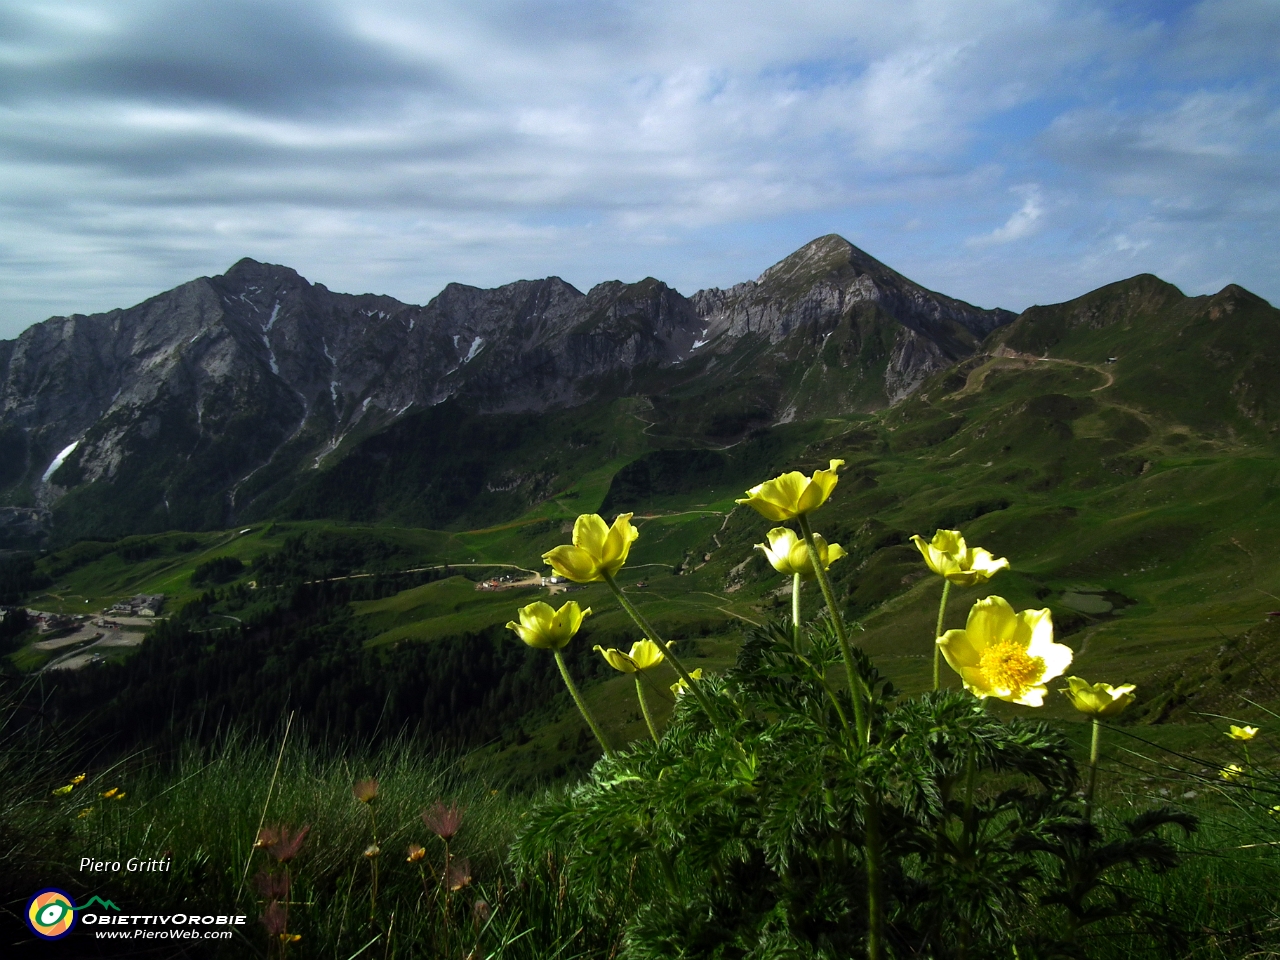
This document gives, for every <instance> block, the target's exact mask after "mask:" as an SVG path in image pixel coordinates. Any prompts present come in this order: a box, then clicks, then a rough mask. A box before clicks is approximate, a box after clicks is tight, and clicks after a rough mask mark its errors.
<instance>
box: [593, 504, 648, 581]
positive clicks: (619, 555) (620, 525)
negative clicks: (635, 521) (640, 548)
mask: <svg viewBox="0 0 1280 960" xmlns="http://www.w3.org/2000/svg"><path fill="white" fill-rule="evenodd" d="M632 516H633V514H630V513H620V514H618V516H616V517H615V518H614V520H613V526H611V527H610V528H609V532H608V534H607V535H606V536H605V538H604V543H603V545H602V546H601V550H600V556H599V558H598V562H599V564H600V568H601V569H602V570H604V571H605V572H606V573H608V574H609V576H613V575H614V574H616V573H617V572H618V571H619V570H621V569H622V565H623V564H625V563H626V562H627V554H628V553H630V552H631V544H633V543H635V542H636V539H637V538H638V537H639V536H640V531H639V530H637V529H636V528H635V527H633V526H632V525H631V517H632Z"/></svg>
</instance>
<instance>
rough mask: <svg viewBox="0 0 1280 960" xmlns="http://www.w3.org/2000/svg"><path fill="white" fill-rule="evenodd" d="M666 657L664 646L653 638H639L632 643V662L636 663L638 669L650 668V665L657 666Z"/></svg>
mask: <svg viewBox="0 0 1280 960" xmlns="http://www.w3.org/2000/svg"><path fill="white" fill-rule="evenodd" d="M664 657H665V654H664V653H663V652H662V648H661V647H659V646H658V645H657V644H656V643H654V642H653V641H652V640H637V641H636V642H635V643H633V644H632V645H631V653H630V658H631V662H632V663H634V664H635V665H636V669H637V670H648V669H649V668H650V667H656V666H657V665H658V664H660V663H661V662H662V661H663V659H664Z"/></svg>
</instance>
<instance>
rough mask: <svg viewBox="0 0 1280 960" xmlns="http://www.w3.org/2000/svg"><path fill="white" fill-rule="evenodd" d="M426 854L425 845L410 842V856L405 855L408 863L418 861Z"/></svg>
mask: <svg viewBox="0 0 1280 960" xmlns="http://www.w3.org/2000/svg"><path fill="white" fill-rule="evenodd" d="M426 855H427V850H426V848H425V847H423V846H422V845H421V844H417V843H411V844H409V856H407V857H405V858H404V859H405V862H407V863H417V862H418V861H419V860H421V859H422V858H423V857H425V856H426Z"/></svg>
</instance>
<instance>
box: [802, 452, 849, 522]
mask: <svg viewBox="0 0 1280 960" xmlns="http://www.w3.org/2000/svg"><path fill="white" fill-rule="evenodd" d="M843 466H844V461H843V460H832V461H831V466H830V467H828V468H827V469H826V470H815V471H814V472H813V479H812V480H811V481H810V483H809V485H808V486H807V487H806V488H805V490H804V493H803V494H801V496H800V504H799V508H798V509H797V511H796V512H797V513H809V512H810V511H812V510H817V509H818V508H819V507H820V506H822V505H823V504H824V503H826V502H827V497H829V496H831V491H832V490H834V489H835V488H836V484H837V483H838V482H839V481H840V477H839V471H840V468H841V467H843Z"/></svg>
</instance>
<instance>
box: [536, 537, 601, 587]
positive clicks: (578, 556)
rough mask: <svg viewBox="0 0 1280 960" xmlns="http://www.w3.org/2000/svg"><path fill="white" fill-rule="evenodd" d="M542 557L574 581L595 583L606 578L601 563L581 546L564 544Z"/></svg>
mask: <svg viewBox="0 0 1280 960" xmlns="http://www.w3.org/2000/svg"><path fill="white" fill-rule="evenodd" d="M542 559H543V562H545V563H546V564H548V565H549V566H550V567H551V569H553V570H554V571H555V572H556V573H558V574H560V576H562V577H566V578H567V579H569V580H572V581H573V582H574V583H593V582H595V581H597V580H603V579H604V577H603V576H602V575H601V574H600V565H599V564H598V563H596V561H595V559H594V558H593V557H592V556H591V554H589V553H587V551H585V550H583V549H582V548H581V547H572V546H569V545H568V544H562V545H561V546H558V547H555V548H554V549H552V550H549V551H547V552H546V553H544V554H543V555H542Z"/></svg>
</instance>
